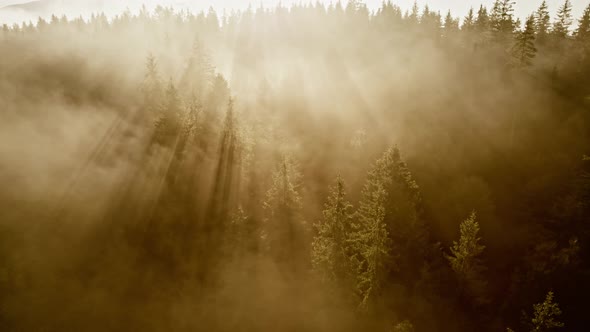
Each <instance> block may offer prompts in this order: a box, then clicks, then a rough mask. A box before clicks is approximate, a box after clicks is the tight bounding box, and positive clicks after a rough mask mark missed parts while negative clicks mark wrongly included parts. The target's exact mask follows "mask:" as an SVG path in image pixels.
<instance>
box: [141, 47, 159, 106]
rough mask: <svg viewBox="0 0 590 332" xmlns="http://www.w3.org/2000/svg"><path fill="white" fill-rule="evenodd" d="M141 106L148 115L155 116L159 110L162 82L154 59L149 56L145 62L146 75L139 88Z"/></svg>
mask: <svg viewBox="0 0 590 332" xmlns="http://www.w3.org/2000/svg"><path fill="white" fill-rule="evenodd" d="M141 90H142V93H143V105H144V107H145V109H146V110H147V112H148V114H150V115H152V116H153V115H155V114H157V112H159V110H160V107H161V105H160V103H161V100H162V94H163V92H162V82H161V80H160V75H159V73H158V65H157V63H156V58H155V57H154V56H153V55H152V54H150V55H148V57H147V60H146V73H145V76H144V80H143V84H142V86H141Z"/></svg>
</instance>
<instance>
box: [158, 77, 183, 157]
mask: <svg viewBox="0 0 590 332" xmlns="http://www.w3.org/2000/svg"><path fill="white" fill-rule="evenodd" d="M181 112H182V106H181V99H180V96H179V95H178V90H176V87H175V86H174V84H173V83H172V80H170V82H169V83H168V88H167V89H166V92H165V95H164V103H163V104H162V108H161V110H160V114H159V116H158V118H157V119H156V123H155V126H156V129H155V133H154V135H155V140H156V142H158V143H159V144H162V145H167V146H170V147H173V148H176V146H175V145H176V143H177V139H178V138H179V134H180V127H181V125H182V119H181V116H182V114H181Z"/></svg>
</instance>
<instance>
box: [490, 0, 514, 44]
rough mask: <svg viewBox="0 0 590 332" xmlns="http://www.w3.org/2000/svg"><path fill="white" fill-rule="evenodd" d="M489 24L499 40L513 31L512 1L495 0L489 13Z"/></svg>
mask: <svg viewBox="0 0 590 332" xmlns="http://www.w3.org/2000/svg"><path fill="white" fill-rule="evenodd" d="M490 26H491V28H492V31H493V32H495V33H496V37H497V38H498V39H500V40H503V39H505V38H507V37H508V36H509V35H510V34H512V33H513V32H514V28H515V27H516V23H515V22H514V1H513V0H496V1H495V2H494V6H493V9H492V13H491V15H490Z"/></svg>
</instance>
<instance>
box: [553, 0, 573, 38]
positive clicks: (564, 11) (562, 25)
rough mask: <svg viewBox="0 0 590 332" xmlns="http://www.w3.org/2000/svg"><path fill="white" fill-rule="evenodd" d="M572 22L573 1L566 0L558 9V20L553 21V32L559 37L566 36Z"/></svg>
mask: <svg viewBox="0 0 590 332" xmlns="http://www.w3.org/2000/svg"><path fill="white" fill-rule="evenodd" d="M572 23H573V18H572V3H571V2H570V0H565V2H564V3H563V5H562V6H561V7H559V10H558V11H557V20H556V21H555V23H553V33H555V35H557V36H558V37H562V38H563V37H566V36H567V35H568V34H569V29H570V27H571V25H572Z"/></svg>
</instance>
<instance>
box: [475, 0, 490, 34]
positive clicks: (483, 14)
mask: <svg viewBox="0 0 590 332" xmlns="http://www.w3.org/2000/svg"><path fill="white" fill-rule="evenodd" d="M489 22H490V18H489V16H488V9H487V8H486V7H484V6H483V5H481V6H480V7H479V10H478V11H477V19H476V20H475V28H476V29H477V31H478V32H480V33H483V32H484V31H486V30H488V28H489Z"/></svg>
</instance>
